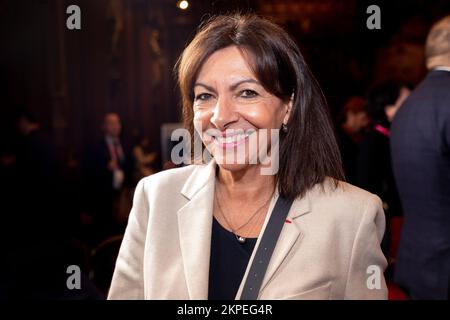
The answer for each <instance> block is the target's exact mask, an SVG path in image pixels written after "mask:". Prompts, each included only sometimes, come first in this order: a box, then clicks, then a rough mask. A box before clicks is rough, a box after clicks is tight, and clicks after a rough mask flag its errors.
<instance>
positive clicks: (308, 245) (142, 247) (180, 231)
mask: <svg viewBox="0 0 450 320" xmlns="http://www.w3.org/2000/svg"><path fill="white" fill-rule="evenodd" d="M215 167H216V163H215V162H214V161H211V162H210V163H209V164H207V165H190V166H187V167H183V168H178V169H171V170H167V171H163V172H160V173H158V174H155V175H152V176H150V177H147V178H144V179H142V180H141V181H140V182H139V184H138V186H137V187H136V191H135V195H134V200H133V209H132V210H131V213H130V216H129V220H128V226H127V229H126V232H125V236H124V239H123V242H122V245H121V248H120V252H119V256H118V259H117V262H116V268H115V271H114V275H113V279H112V283H111V287H110V290H109V295H108V299H207V298H208V277H209V259H210V246H211V228H212V218H213V212H212V210H213V196H214V185H215V184H214V179H215ZM322 186H323V188H321V187H320V185H317V186H315V187H314V188H313V189H311V190H310V191H308V192H307V194H306V195H305V196H304V197H303V198H301V199H299V200H296V201H294V203H293V205H292V207H291V210H290V211H289V214H288V219H289V220H291V221H292V223H286V224H285V225H284V227H283V229H282V231H281V234H280V238H279V239H278V242H277V245H276V247H275V250H274V252H273V255H272V258H271V260H270V263H269V266H268V268H267V272H266V275H265V277H264V280H263V283H262V286H261V290H260V293H259V296H258V299H386V298H387V289H386V284H385V280H384V277H383V272H384V270H385V268H386V265H387V262H386V259H385V257H384V255H383V253H382V252H381V249H380V242H381V239H382V237H383V233H384V228H385V218H384V212H383V209H382V206H381V201H380V199H379V198H378V197H377V196H375V195H373V194H371V193H369V192H367V191H364V190H362V189H359V188H357V187H354V186H352V185H350V184H347V183H344V182H340V184H339V188H337V189H333V188H332V187H331V179H328V180H326V182H325V183H324V184H323V185H322ZM277 197H278V196H277V195H276V196H275V197H274V199H273V200H272V202H271V204H270V208H269V212H271V210H272V208H273V206H274V205H275V202H276V198H277ZM269 216H270V215H269V214H268V215H267V217H266V220H265V223H264V226H263V229H262V232H264V230H265V227H266V224H267V221H268V220H269ZM260 238H261V237H260ZM258 245H259V240H258V241H257V243H256V247H255V250H254V253H255V252H256V249H257V247H258ZM254 253H253V255H254ZM253 255H252V256H251V258H250V262H249V265H248V267H247V271H246V273H245V275H244V277H243V280H242V282H241V285H240V288H239V291H238V293H237V295H236V299H239V297H240V295H241V292H242V287H243V284H244V283H245V279H246V278H247V274H248V270H249V266H250V265H251V263H252V261H253Z"/></svg>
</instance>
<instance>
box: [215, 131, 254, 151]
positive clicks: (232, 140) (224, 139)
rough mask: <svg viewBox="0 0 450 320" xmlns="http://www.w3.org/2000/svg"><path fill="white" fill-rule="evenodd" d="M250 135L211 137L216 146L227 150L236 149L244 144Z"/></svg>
mask: <svg viewBox="0 0 450 320" xmlns="http://www.w3.org/2000/svg"><path fill="white" fill-rule="evenodd" d="M250 135H251V133H239V134H233V135H229V136H214V137H211V138H212V139H213V142H214V144H215V145H216V146H218V147H219V148H222V149H229V148H234V147H237V146H238V145H240V144H243V143H245V142H246V141H247V140H248V137H249V136H250Z"/></svg>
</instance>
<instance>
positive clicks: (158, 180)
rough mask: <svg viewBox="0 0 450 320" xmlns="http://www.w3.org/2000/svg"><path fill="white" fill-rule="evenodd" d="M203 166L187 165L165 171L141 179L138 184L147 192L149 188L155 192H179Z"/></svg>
mask: <svg viewBox="0 0 450 320" xmlns="http://www.w3.org/2000/svg"><path fill="white" fill-rule="evenodd" d="M203 166H204V165H188V166H185V167H180V168H174V169H167V170H164V171H160V172H158V173H155V174H152V175H150V176H148V177H145V178H142V179H141V181H140V182H139V183H140V184H143V186H144V189H145V190H147V191H148V188H149V186H152V188H155V189H156V190H161V189H162V190H167V188H169V190H171V191H174V190H175V189H180V190H181V188H182V187H183V185H184V184H185V183H186V181H187V180H188V178H189V177H190V176H191V174H192V173H193V172H194V171H195V170H197V169H199V168H200V167H203Z"/></svg>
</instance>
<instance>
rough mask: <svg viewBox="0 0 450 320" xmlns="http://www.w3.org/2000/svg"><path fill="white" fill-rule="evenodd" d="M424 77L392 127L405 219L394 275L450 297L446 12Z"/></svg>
mask: <svg viewBox="0 0 450 320" xmlns="http://www.w3.org/2000/svg"><path fill="white" fill-rule="evenodd" d="M426 64H427V68H428V69H429V73H428V75H427V77H426V78H425V79H424V80H423V81H422V83H421V84H419V86H418V87H417V88H416V89H415V90H414V91H413V92H412V94H411V95H410V96H409V98H408V99H407V100H406V102H405V103H404V105H403V106H402V108H401V109H400V110H399V111H398V112H397V114H396V116H395V118H394V121H393V123H392V127H391V152H392V161H393V169H394V175H395V179H396V183H397V187H398V190H399V193H400V199H401V202H402V206H403V210H404V215H405V221H404V226H403V231H402V236H401V240H400V246H399V252H398V255H397V263H396V270H395V280H396V282H397V283H398V284H399V285H400V286H401V287H403V288H404V289H405V290H406V291H407V292H408V293H409V295H410V296H411V298H413V299H448V298H449V297H450V294H449V292H450V290H449V287H450V16H447V17H446V18H444V19H442V20H440V21H439V22H438V23H436V24H435V25H434V26H433V27H432V29H431V31H430V33H429V35H428V38H427V42H426Z"/></svg>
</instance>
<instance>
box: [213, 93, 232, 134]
mask: <svg viewBox="0 0 450 320" xmlns="http://www.w3.org/2000/svg"><path fill="white" fill-rule="evenodd" d="M238 119H239V116H238V114H237V112H236V110H235V107H234V105H233V103H232V101H230V99H229V98H219V99H217V103H216V105H215V107H214V110H213V115H212V117H211V119H210V122H211V123H212V124H213V125H214V126H215V127H216V128H217V129H219V130H225V129H226V128H227V127H228V125H229V124H231V123H233V122H235V121H237V120H238Z"/></svg>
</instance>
